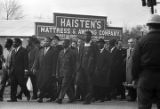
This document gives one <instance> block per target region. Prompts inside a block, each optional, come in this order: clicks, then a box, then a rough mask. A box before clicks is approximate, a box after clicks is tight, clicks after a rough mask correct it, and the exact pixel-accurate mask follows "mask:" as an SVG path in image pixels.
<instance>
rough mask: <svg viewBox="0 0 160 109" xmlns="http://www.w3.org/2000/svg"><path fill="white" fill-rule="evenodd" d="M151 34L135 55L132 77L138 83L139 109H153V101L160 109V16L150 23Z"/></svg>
mask: <svg viewBox="0 0 160 109" xmlns="http://www.w3.org/2000/svg"><path fill="white" fill-rule="evenodd" d="M147 26H148V27H149V33H148V34H147V35H146V36H145V37H142V38H141V39H140V40H139V42H137V45H136V47H135V51H134V53H133V64H132V76H133V79H134V80H135V81H137V96H138V109H151V108H152V103H153V101H152V100H153V99H154V102H155V103H156V104H157V109H160V15H156V14H155V15H152V17H151V19H150V20H149V21H148V23H147Z"/></svg>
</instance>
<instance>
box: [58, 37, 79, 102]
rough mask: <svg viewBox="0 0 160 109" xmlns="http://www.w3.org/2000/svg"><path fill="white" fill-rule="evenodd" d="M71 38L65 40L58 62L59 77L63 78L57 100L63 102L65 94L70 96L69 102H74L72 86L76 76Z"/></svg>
mask: <svg viewBox="0 0 160 109" xmlns="http://www.w3.org/2000/svg"><path fill="white" fill-rule="evenodd" d="M69 45H70V40H69V39H65V40H64V42H63V48H64V49H63V50H61V52H60V54H59V57H58V62H57V78H59V79H61V80H60V84H61V90H60V93H59V96H58V99H57V100H56V102H57V103H59V104H61V103H62V100H63V98H64V96H65V94H67V95H68V97H69V102H74V91H73V87H72V82H73V79H74V78H75V67H76V62H75V56H74V53H73V50H71V48H70V47H69Z"/></svg>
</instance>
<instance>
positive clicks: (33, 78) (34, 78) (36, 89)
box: [29, 74, 38, 96]
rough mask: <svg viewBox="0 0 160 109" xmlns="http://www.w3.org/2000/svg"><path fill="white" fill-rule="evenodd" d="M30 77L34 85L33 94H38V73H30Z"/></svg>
mask: <svg viewBox="0 0 160 109" xmlns="http://www.w3.org/2000/svg"><path fill="white" fill-rule="evenodd" d="M29 77H30V78H31V82H32V86H33V96H37V92H38V86H37V78H36V75H33V74H31V75H29Z"/></svg>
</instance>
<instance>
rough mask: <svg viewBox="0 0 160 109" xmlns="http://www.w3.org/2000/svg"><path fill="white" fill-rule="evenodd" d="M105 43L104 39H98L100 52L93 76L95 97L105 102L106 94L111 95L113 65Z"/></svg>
mask: <svg viewBox="0 0 160 109" xmlns="http://www.w3.org/2000/svg"><path fill="white" fill-rule="evenodd" d="M104 44H105V41H104V40H103V39H99V40H98V41H97V45H98V50H99V52H98V53H97V61H96V62H97V63H96V66H95V72H94V76H93V80H94V81H93V85H94V97H95V99H96V100H100V101H101V102H104V100H105V97H106V96H107V97H110V92H109V89H110V88H109V87H110V86H109V85H110V84H109V73H110V66H111V54H110V52H109V51H107V50H106V49H105V48H104ZM108 99H110V98H108Z"/></svg>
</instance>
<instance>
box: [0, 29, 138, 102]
mask: <svg viewBox="0 0 160 109" xmlns="http://www.w3.org/2000/svg"><path fill="white" fill-rule="evenodd" d="M59 41H60V39H59V37H58V36H54V37H52V38H51V37H44V39H41V40H39V39H38V38H36V37H34V36H33V37H31V38H29V40H28V45H27V46H26V48H24V47H22V43H23V42H22V40H21V39H19V38H14V39H7V40H6V43H5V45H4V48H2V46H1V48H0V49H1V50H0V56H1V57H0V58H1V61H0V62H1V63H0V64H1V70H2V76H1V82H0V101H3V100H4V99H3V94H4V90H5V87H6V86H10V87H11V90H10V100H7V101H8V102H17V100H22V99H23V97H22V95H23V94H24V95H25V96H26V98H27V100H28V101H29V100H31V99H32V100H37V102H39V103H42V102H53V101H55V102H57V103H59V104H61V103H63V99H64V97H65V95H67V98H68V102H69V103H72V102H75V101H82V102H83V104H90V103H92V102H95V101H100V102H104V101H110V100H113V99H118V100H128V101H136V97H137V94H136V87H134V86H135V85H134V84H135V83H134V81H133V79H132V76H131V66H132V65H131V64H132V54H133V51H134V46H135V44H136V40H135V39H129V40H128V48H123V47H122V41H120V40H116V39H111V40H109V41H107V42H106V41H104V40H103V39H99V40H97V41H93V40H92V33H91V32H90V31H86V32H85V34H84V39H77V40H73V39H72V40H70V39H64V40H63V44H62V45H59ZM4 49H6V53H5V54H6V55H3V54H4V53H3V51H4ZM28 78H30V80H31V83H32V86H33V93H31V92H30V91H29V90H28V89H27V86H26V83H27V80H28ZM18 86H19V87H20V91H17V87H18ZM126 92H127V93H126ZM31 95H32V96H31ZM44 98H47V101H46V99H44Z"/></svg>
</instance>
